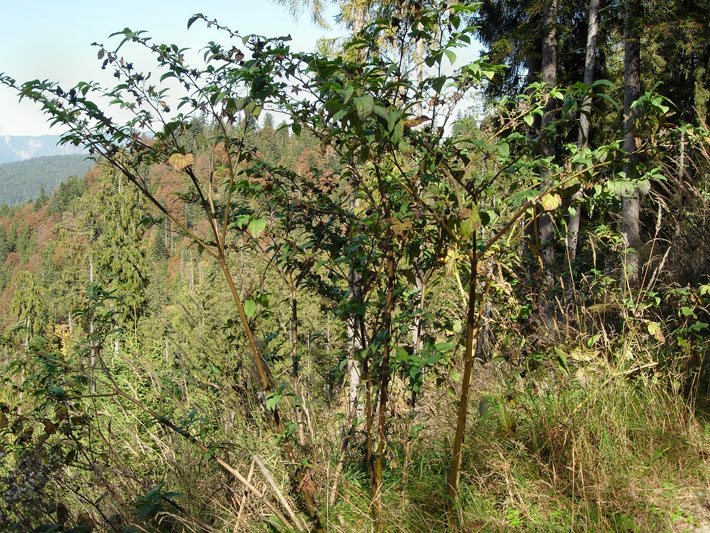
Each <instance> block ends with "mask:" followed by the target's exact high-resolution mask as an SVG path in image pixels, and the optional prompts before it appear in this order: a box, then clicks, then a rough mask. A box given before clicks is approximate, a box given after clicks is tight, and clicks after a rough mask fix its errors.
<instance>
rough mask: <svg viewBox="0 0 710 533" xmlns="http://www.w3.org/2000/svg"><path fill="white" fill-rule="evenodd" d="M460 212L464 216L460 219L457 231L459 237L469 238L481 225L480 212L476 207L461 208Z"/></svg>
mask: <svg viewBox="0 0 710 533" xmlns="http://www.w3.org/2000/svg"><path fill="white" fill-rule="evenodd" d="M461 214H462V215H463V216H464V217H465V218H463V220H461V224H460V225H459V231H460V232H461V237H463V238H464V239H470V238H471V236H472V235H473V234H474V233H475V232H476V231H478V229H479V228H480V227H481V214H480V213H479V212H478V207H476V206H474V207H473V209H462V210H461Z"/></svg>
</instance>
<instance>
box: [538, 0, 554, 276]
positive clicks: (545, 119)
mask: <svg viewBox="0 0 710 533" xmlns="http://www.w3.org/2000/svg"><path fill="white" fill-rule="evenodd" d="M557 11H558V0H551V1H550V4H549V5H548V7H547V10H546V11H545V18H544V23H543V25H544V26H543V27H544V31H545V37H544V39H543V41H542V65H541V68H540V81H542V82H543V83H546V84H547V85H550V86H554V85H556V84H557ZM555 105H556V104H555V100H554V99H553V98H550V99H549V100H548V102H547V106H546V108H545V113H544V114H543V116H542V120H541V122H540V127H541V129H542V130H543V131H544V130H545V128H546V127H547V126H548V125H549V124H550V123H551V122H552V121H553V120H554V113H553V109H554V107H555ZM543 135H544V133H543ZM554 151H555V146H554V141H552V140H545V141H543V145H542V152H543V155H544V156H545V157H549V156H551V155H553V154H554ZM538 228H539V232H540V250H541V252H542V261H543V265H544V266H545V268H548V269H549V267H550V266H551V265H552V264H553V263H554V259H555V252H554V245H553V239H552V238H553V232H554V224H553V221H552V216H551V215H549V214H546V213H542V214H540V215H539V219H538Z"/></svg>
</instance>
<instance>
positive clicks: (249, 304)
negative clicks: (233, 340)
mask: <svg viewBox="0 0 710 533" xmlns="http://www.w3.org/2000/svg"><path fill="white" fill-rule="evenodd" d="M244 314H245V315H247V316H248V317H253V316H254V315H255V314H256V302H255V301H254V300H252V299H251V298H250V299H249V300H247V301H246V302H244Z"/></svg>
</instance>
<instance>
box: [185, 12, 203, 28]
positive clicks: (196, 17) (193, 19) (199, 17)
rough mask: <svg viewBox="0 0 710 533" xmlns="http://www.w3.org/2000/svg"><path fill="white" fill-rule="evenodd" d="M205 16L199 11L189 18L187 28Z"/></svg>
mask: <svg viewBox="0 0 710 533" xmlns="http://www.w3.org/2000/svg"><path fill="white" fill-rule="evenodd" d="M201 18H203V15H202V13H197V14H195V15H192V16H191V17H190V18H189V19H187V29H188V30H189V29H190V26H192V25H193V24H194V23H195V21H196V20H198V19H201Z"/></svg>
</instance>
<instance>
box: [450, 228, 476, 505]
mask: <svg viewBox="0 0 710 533" xmlns="http://www.w3.org/2000/svg"><path fill="white" fill-rule="evenodd" d="M476 247H477V239H476V233H474V234H473V243H472V246H471V257H470V265H471V276H470V278H469V280H468V309H467V312H466V348H465V352H464V370H463V379H462V381H461V394H460V396H459V406H458V416H457V417H456V435H455V436H454V450H453V457H452V460H451V469H450V470H449V476H448V479H447V493H448V495H449V498H450V499H451V502H452V503H453V501H454V500H455V499H456V498H457V497H458V493H459V477H460V471H461V457H462V452H463V439H464V434H465V432H466V419H467V417H468V395H469V392H470V388H471V374H472V373H473V361H474V355H475V353H474V346H473V345H474V338H475V335H476V306H477V301H476V283H477V281H478V275H477V274H478V251H477V249H476Z"/></svg>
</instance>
